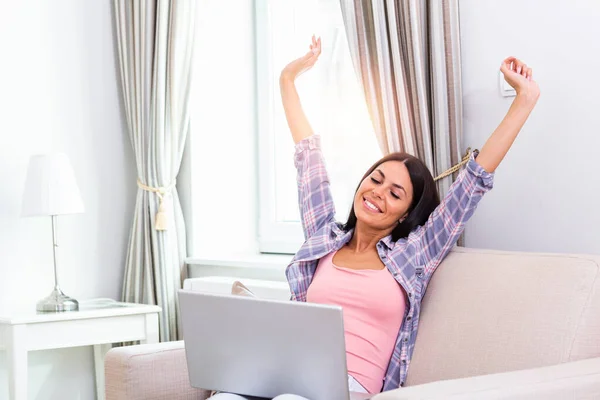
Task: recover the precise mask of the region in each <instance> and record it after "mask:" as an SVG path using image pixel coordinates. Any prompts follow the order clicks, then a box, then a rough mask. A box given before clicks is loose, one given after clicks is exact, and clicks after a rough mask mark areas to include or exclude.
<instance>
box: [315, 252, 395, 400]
mask: <svg viewBox="0 0 600 400" xmlns="http://www.w3.org/2000/svg"><path fill="white" fill-rule="evenodd" d="M334 254H335V252H334V253H331V254H329V255H327V256H325V257H323V258H322V259H321V260H319V265H318V266H317V270H316V272H315V275H314V277H313V280H312V282H311V284H310V286H309V287H308V292H307V301H308V302H311V303H320V304H332V305H338V306H341V307H342V313H343V315H344V335H345V338H346V361H347V363H348V373H349V374H350V375H351V376H353V377H354V378H355V379H356V380H357V381H358V382H359V383H360V384H361V385H362V386H363V387H364V388H365V389H367V391H368V392H369V393H379V392H380V391H381V387H382V385H383V379H384V377H385V373H386V370H387V367H388V364H389V361H390V358H391V356H392V352H393V350H394V345H395V342H396V338H397V336H398V331H399V330H400V325H401V324H402V319H403V317H404V311H405V308H406V299H405V297H404V291H403V290H402V287H401V286H400V285H399V284H398V283H397V282H396V280H395V279H394V278H393V277H392V275H391V274H390V272H389V271H388V270H387V268H383V269H381V270H368V269H361V270H355V269H349V268H342V267H338V266H336V265H334V264H333V256H334Z"/></svg>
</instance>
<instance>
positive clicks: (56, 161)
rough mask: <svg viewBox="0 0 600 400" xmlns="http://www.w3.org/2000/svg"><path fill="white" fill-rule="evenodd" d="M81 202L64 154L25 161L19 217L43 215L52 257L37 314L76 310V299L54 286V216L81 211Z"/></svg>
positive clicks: (55, 278)
mask: <svg viewBox="0 0 600 400" xmlns="http://www.w3.org/2000/svg"><path fill="white" fill-rule="evenodd" d="M83 210H84V209H83V201H82V199H81V194H80V193H79V188H78V187H77V182H76V181H75V173H74V172H73V168H72V167H71V163H70V162H69V159H68V157H67V156H66V154H61V153H58V154H43V155H35V156H32V157H31V159H30V160H29V167H28V169H27V178H26V180H25V190H24V192H23V206H22V209H21V216H23V217H32V216H46V217H50V218H51V219H52V254H53V257H54V290H53V291H52V293H50V295H49V296H48V297H46V298H44V299H42V300H41V301H39V302H38V303H37V306H36V308H37V311H39V312H61V311H77V310H78V309H79V303H78V302H77V300H75V299H73V298H71V297H69V296H66V295H65V294H64V293H63V292H62V290H60V287H59V286H58V274H57V271H56V252H57V250H58V244H57V240H56V239H57V235H56V225H57V221H56V219H57V216H58V215H64V214H78V213H82V212H83Z"/></svg>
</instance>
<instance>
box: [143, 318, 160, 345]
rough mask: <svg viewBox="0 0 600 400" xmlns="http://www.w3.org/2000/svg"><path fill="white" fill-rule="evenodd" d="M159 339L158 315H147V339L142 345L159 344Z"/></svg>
mask: <svg viewBox="0 0 600 400" xmlns="http://www.w3.org/2000/svg"><path fill="white" fill-rule="evenodd" d="M158 339H159V338H158V313H152V314H146V339H145V340H141V341H140V343H141V344H145V343H158Z"/></svg>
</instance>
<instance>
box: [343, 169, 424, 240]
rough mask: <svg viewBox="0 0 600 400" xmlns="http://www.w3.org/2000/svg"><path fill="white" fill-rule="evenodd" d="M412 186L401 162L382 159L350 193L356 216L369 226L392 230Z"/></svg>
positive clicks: (402, 213)
mask: <svg viewBox="0 0 600 400" xmlns="http://www.w3.org/2000/svg"><path fill="white" fill-rule="evenodd" d="M412 199H413V186H412V182H411V180H410V175H409V173H408V169H407V168H406V165H404V163H403V162H400V161H386V162H384V163H382V164H380V165H379V166H377V168H375V170H374V171H373V172H372V173H371V174H370V175H369V176H367V177H366V178H365V179H364V180H363V181H362V182H361V184H360V187H359V188H358V191H357V192H356V196H354V213H355V214H356V219H357V220H358V221H361V222H362V223H364V224H366V225H367V226H369V227H372V228H375V229H380V230H388V229H393V228H395V227H396V225H397V224H398V223H399V221H401V220H403V219H404V218H405V217H406V214H407V211H408V209H409V207H410V205H411V203H412Z"/></svg>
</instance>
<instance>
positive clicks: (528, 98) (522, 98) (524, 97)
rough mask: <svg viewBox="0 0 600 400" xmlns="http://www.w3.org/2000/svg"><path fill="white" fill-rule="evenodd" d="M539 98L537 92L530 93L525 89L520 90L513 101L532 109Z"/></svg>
mask: <svg viewBox="0 0 600 400" xmlns="http://www.w3.org/2000/svg"><path fill="white" fill-rule="evenodd" d="M539 97H540V94H539V92H535V93H534V92H532V91H529V90H526V89H522V90H519V91H517V97H516V99H515V101H518V102H519V103H521V104H523V105H524V106H530V107H532V108H533V106H535V104H536V103H537V100H538V98H539Z"/></svg>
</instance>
